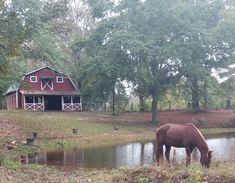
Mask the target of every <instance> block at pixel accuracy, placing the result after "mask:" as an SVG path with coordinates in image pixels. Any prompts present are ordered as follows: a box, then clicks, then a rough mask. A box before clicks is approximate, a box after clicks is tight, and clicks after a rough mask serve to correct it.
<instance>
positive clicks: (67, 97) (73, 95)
mask: <svg viewBox="0 0 235 183" xmlns="http://www.w3.org/2000/svg"><path fill="white" fill-rule="evenodd" d="M5 95H6V96H7V98H9V96H11V95H15V97H13V100H14V98H17V99H18V102H17V104H15V106H16V107H15V108H20V109H25V110H33V111H38V110H39V111H44V110H63V111H64V110H69V111H74V110H81V109H82V103H81V94H80V91H79V90H78V89H77V88H76V86H75V85H74V83H73V82H72V80H71V79H70V78H69V77H68V76H67V75H66V74H63V73H61V72H58V71H56V70H55V69H52V68H50V67H42V68H39V69H37V70H34V71H32V72H29V73H27V74H25V75H24V76H23V79H22V82H21V84H20V86H19V87H18V89H17V90H16V91H15V92H13V93H12V92H10V93H9V92H6V93H5ZM11 98H12V97H11ZM7 100H8V99H7ZM12 108H14V105H13V107H8V109H12Z"/></svg>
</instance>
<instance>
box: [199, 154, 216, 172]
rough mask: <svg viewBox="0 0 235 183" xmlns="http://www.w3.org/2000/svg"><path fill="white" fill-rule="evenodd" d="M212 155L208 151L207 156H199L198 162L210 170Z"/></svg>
mask: <svg viewBox="0 0 235 183" xmlns="http://www.w3.org/2000/svg"><path fill="white" fill-rule="evenodd" d="M212 153H213V151H208V152H207V154H205V155H204V156H201V159H200V162H201V164H202V166H205V167H207V168H210V164H211V158H212Z"/></svg>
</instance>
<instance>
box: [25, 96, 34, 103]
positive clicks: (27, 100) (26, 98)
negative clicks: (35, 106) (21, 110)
mask: <svg viewBox="0 0 235 183" xmlns="http://www.w3.org/2000/svg"><path fill="white" fill-rule="evenodd" d="M25 102H26V103H33V96H26V97H25Z"/></svg>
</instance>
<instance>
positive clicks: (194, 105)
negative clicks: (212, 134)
mask: <svg viewBox="0 0 235 183" xmlns="http://www.w3.org/2000/svg"><path fill="white" fill-rule="evenodd" d="M198 93H199V88H198V81H197V79H196V78H194V79H193V80H192V110H193V112H198V111H199V109H200V106H199V94H198Z"/></svg>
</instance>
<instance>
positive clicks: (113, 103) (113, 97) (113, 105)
mask: <svg viewBox="0 0 235 183" xmlns="http://www.w3.org/2000/svg"><path fill="white" fill-rule="evenodd" d="M112 114H113V115H114V114H115V84H113V90H112Z"/></svg>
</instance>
